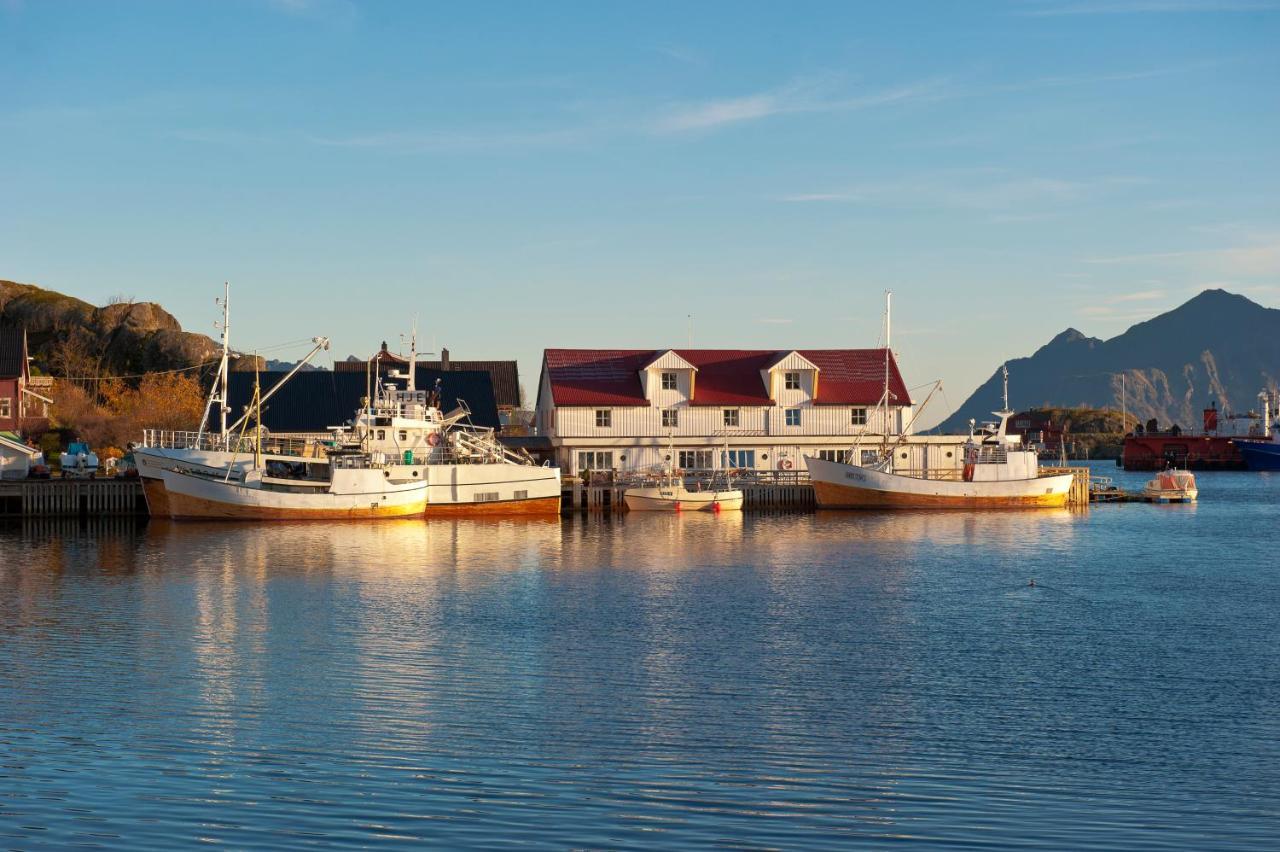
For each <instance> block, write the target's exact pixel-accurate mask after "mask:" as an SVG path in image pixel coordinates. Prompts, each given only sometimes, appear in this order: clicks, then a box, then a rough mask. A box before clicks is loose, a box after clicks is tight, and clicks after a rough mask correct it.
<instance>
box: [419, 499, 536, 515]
mask: <svg viewBox="0 0 1280 852" xmlns="http://www.w3.org/2000/svg"><path fill="white" fill-rule="evenodd" d="M559 514H560V495H559V494H557V495H556V496H554V497H533V498H529V499H525V500H491V501H488V502H484V503H427V517H429V518H435V517H454V518H466V517H475V516H484V515H559Z"/></svg>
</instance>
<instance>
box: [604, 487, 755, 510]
mask: <svg viewBox="0 0 1280 852" xmlns="http://www.w3.org/2000/svg"><path fill="white" fill-rule="evenodd" d="M622 499H623V502H624V503H626V506H627V509H628V510H629V511H632V512H737V511H740V510H741V509H742V492H741V491H685V490H684V489H679V490H678V491H677V492H676V493H674V494H673V493H672V490H671V489H669V488H628V489H627V491H626V493H625V494H624V495H623V498H622Z"/></svg>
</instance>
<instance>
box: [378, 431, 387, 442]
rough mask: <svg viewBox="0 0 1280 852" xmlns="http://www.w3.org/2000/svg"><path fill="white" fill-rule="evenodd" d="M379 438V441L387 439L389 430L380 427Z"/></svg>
mask: <svg viewBox="0 0 1280 852" xmlns="http://www.w3.org/2000/svg"><path fill="white" fill-rule="evenodd" d="M378 440H379V441H385V440H387V430H386V429H379V430H378Z"/></svg>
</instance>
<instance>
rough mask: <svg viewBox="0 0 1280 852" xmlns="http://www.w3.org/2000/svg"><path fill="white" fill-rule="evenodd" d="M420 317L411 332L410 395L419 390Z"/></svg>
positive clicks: (415, 320) (415, 317) (416, 319)
mask: <svg viewBox="0 0 1280 852" xmlns="http://www.w3.org/2000/svg"><path fill="white" fill-rule="evenodd" d="M417 376H418V317H417V316H416V315H415V316H414V318H413V326H412V328H411V330H410V332H409V386H408V391H409V393H413V392H414V391H415V390H417V389H418V383H417Z"/></svg>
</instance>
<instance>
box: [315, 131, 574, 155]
mask: <svg viewBox="0 0 1280 852" xmlns="http://www.w3.org/2000/svg"><path fill="white" fill-rule="evenodd" d="M588 135H589V134H588V131H587V130H586V129H584V128H565V129H552V130H531V131H507V130H495V131H493V132H479V131H477V132H455V131H443V130H442V131H403V132H402V131H388V132H383V133H367V134H360V135H355V136H308V137H306V139H307V141H308V142H310V143H311V144H313V145H319V146H322V147H326V148H356V149H370V150H373V149H378V150H390V151H401V152H405V153H414V152H430V151H437V152H451V151H478V150H494V149H504V148H538V147H555V146H560V145H570V144H575V143H578V142H582V141H583V140H584V139H585V138H586V137H587V136H588Z"/></svg>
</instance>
